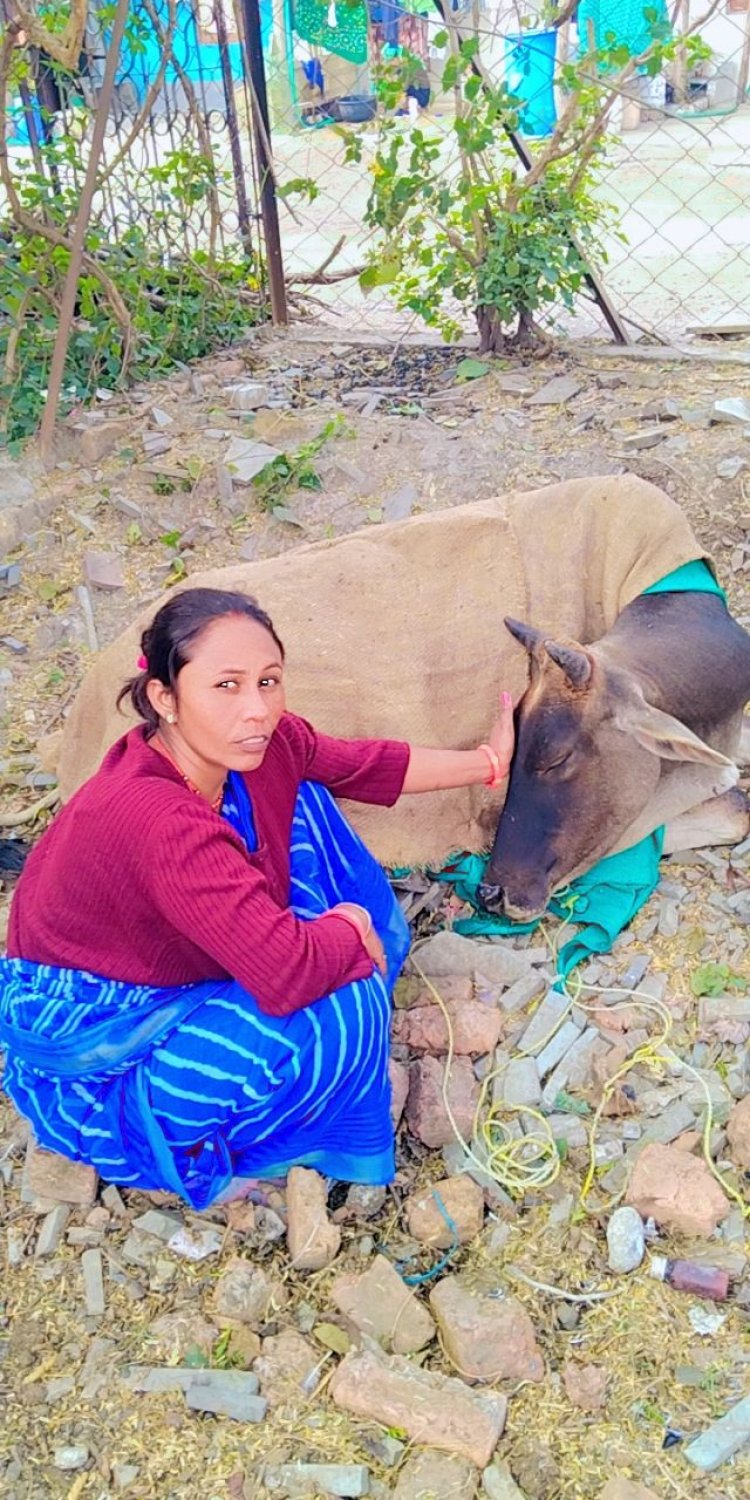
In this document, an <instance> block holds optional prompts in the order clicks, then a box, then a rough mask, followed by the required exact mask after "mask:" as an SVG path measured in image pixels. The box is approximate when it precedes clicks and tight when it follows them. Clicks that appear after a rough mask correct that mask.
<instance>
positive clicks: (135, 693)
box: [117, 589, 284, 737]
mask: <svg viewBox="0 0 750 1500" xmlns="http://www.w3.org/2000/svg"><path fill="white" fill-rule="evenodd" d="M228 615H242V616H244V617H245V619H247V620H255V622H256V624H258V625H262V626H263V627H264V629H265V630H267V631H268V634H269V635H270V636H271V637H272V638H273V641H274V643H275V645H276V646H277V648H278V651H279V655H280V656H281V660H282V661H283V660H284V647H283V646H282V644H281V641H280V640H279V637H278V636H277V634H276V631H275V630H274V628H273V625H272V624H271V621H270V619H269V616H268V615H267V614H266V612H265V610H264V609H261V607H260V605H259V604H256V602H255V600H254V599H251V597H250V595H249V594H234V593H230V592H229V591H228V590H225V589H183V591H182V593H180V594H175V596H174V598H172V599H170V600H169V601H168V603H167V604H163V605H162V607H161V609H160V610H158V611H157V613H156V614H155V615H154V618H153V620H152V621H151V624H150V625H149V627H148V629H147V630H144V632H143V635H142V636H141V652H142V653H143V658H144V660H145V662H146V665H145V667H144V668H143V670H142V671H141V672H139V673H138V674H137V676H136V677H131V678H130V679H129V681H128V682H126V683H125V684H124V686H123V687H122V688H121V689H120V692H119V693H118V695H117V707H118V708H119V707H120V704H121V703H122V702H123V699H125V698H129V699H130V701H131V703H132V705H133V708H134V709H135V711H136V713H137V714H139V715H140V717H141V718H142V719H143V720H144V721H145V724H146V735H147V737H150V736H151V735H152V734H155V733H156V730H157V729H158V728H159V715H158V714H157V712H156V709H155V708H153V707H152V705H151V703H150V702H149V697H148V693H147V692H146V688H147V687H148V684H149V682H150V681H151V679H152V678H158V680H159V682H161V683H163V684H164V687H168V688H171V689H172V691H173V692H174V691H175V690H176V687H177V678H178V677H179V675H180V672H181V671H182V669H183V667H184V666H185V663H186V662H189V661H190V659H191V647H192V646H194V645H195V642H196V641H197V640H198V639H199V637H200V636H201V635H202V634H203V631H204V630H205V629H206V628H207V626H208V625H211V624H213V621H214V620H224V619H226V617H227V616H228Z"/></svg>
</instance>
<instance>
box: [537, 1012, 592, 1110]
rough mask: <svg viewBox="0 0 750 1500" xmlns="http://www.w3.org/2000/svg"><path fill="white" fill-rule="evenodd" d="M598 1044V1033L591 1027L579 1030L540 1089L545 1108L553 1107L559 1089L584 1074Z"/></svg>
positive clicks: (572, 1082) (564, 1087)
mask: <svg viewBox="0 0 750 1500" xmlns="http://www.w3.org/2000/svg"><path fill="white" fill-rule="evenodd" d="M598 1044H599V1034H598V1032H597V1031H595V1030H593V1028H592V1029H589V1030H588V1031H583V1032H579V1034H578V1040H577V1041H575V1042H574V1043H573V1046H572V1047H571V1048H570V1049H569V1051H568V1052H566V1054H565V1056H564V1058H563V1059H562V1062H559V1063H558V1065H557V1067H556V1068H555V1070H554V1072H553V1073H551V1074H550V1076H549V1078H548V1080H547V1082H546V1084H545V1086H544V1089H543V1090H542V1104H543V1105H544V1108H545V1109H554V1106H555V1100H556V1098H557V1096H558V1094H559V1093H560V1091H561V1090H563V1089H566V1088H567V1087H568V1084H569V1083H570V1084H574V1082H575V1080H576V1079H578V1078H582V1077H583V1076H584V1075H585V1073H586V1071H587V1069H588V1068H589V1066H590V1065H591V1062H592V1061H593V1055H594V1052H595V1049H596V1047H597V1046H598ZM576 1086H577V1084H576Z"/></svg>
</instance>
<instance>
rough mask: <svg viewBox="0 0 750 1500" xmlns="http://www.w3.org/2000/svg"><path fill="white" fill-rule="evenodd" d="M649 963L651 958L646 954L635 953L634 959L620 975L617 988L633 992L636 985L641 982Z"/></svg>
mask: <svg viewBox="0 0 750 1500" xmlns="http://www.w3.org/2000/svg"><path fill="white" fill-rule="evenodd" d="M650 963H651V958H650V956H649V954H648V953H636V954H635V955H634V957H633V958H631V960H630V963H629V964H628V967H627V969H626V970H625V973H624V974H622V975H620V977H619V979H618V981H617V983H618V986H619V988H621V989H623V990H634V989H635V987H636V985H638V984H640V983H641V980H642V979H643V978H644V975H645V973H646V970H647V969H648V966H649V964H650Z"/></svg>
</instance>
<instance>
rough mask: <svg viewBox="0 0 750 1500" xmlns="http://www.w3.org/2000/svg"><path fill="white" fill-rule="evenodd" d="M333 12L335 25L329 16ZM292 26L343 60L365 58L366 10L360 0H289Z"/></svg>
mask: <svg viewBox="0 0 750 1500" xmlns="http://www.w3.org/2000/svg"><path fill="white" fill-rule="evenodd" d="M331 12H333V15H334V16H335V25H333V26H332V25H331V24H330V21H329V16H330V14H331ZM292 26H293V29H294V31H295V32H296V33H297V36H298V37H300V38H301V39H302V41H304V42H309V43H310V45H311V46H312V47H325V49H326V51H327V52H332V53H334V54H335V56H336V57H343V58H345V60H346V61H347V62H353V63H364V62H367V12H366V10H365V6H364V3H360V4H348V3H347V4H346V5H339V6H336V5H335V4H334V5H333V6H331V5H329V0H292Z"/></svg>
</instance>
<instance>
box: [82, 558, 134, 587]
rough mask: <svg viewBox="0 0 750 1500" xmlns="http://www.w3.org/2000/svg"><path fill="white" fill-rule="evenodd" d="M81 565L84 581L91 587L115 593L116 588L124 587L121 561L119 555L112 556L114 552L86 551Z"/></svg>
mask: <svg viewBox="0 0 750 1500" xmlns="http://www.w3.org/2000/svg"><path fill="white" fill-rule="evenodd" d="M83 567H84V572H85V575H86V582H87V583H89V584H90V585H91V587H92V588H93V589H102V590H103V591H104V592H105V593H115V592H116V591H117V590H118V589H124V587H125V578H124V576H123V571H122V563H121V561H120V559H119V557H115V556H114V553H111V552H86V553H85V554H84V559H83Z"/></svg>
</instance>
